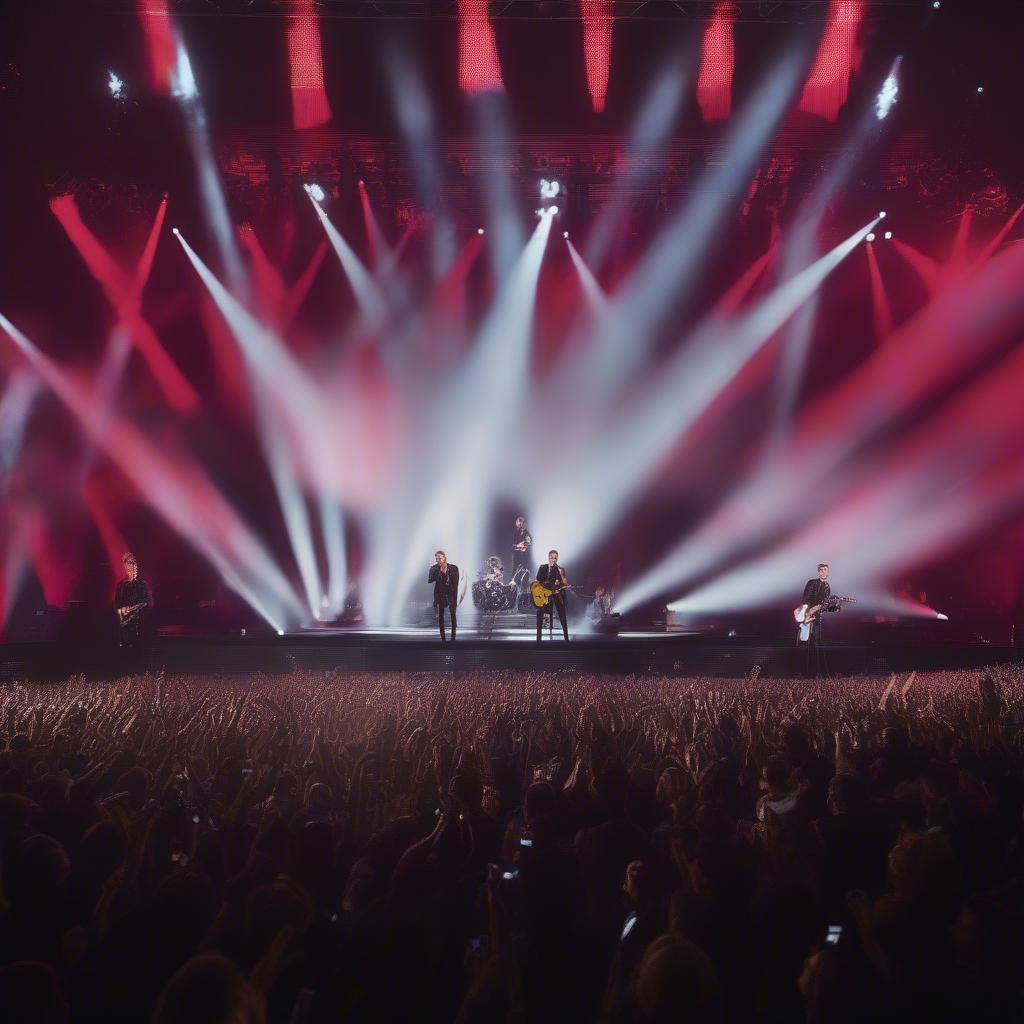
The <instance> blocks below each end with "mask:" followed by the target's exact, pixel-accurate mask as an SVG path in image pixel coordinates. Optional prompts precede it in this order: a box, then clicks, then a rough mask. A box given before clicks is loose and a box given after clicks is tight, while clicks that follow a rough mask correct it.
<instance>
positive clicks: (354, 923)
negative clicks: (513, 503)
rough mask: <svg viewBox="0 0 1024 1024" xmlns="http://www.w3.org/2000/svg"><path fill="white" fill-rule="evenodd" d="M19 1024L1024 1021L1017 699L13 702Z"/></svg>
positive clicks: (659, 696) (370, 687) (5, 770)
mask: <svg viewBox="0 0 1024 1024" xmlns="http://www.w3.org/2000/svg"><path fill="white" fill-rule="evenodd" d="M0 722H2V730H3V731H2V738H0V882H2V887H0V1018H2V1019H3V1020H4V1021H6V1022H9V1024H17V1022H22V1021H24V1022H32V1024H50V1022H63V1021H71V1022H78V1021H104V1022H111V1021H140V1022H145V1021H155V1022H157V1024H214V1022H225V1024H227V1022H231V1024H264V1022H278V1021H279V1022H282V1024H316V1022H321V1021H338V1022H379V1021H391V1020H396V1021H417V1022H433V1021H456V1022H460V1024H476V1022H516V1024H520V1022H521V1024H527V1022H534V1021H558V1022H565V1024H572V1022H597V1024H634V1022H637V1024H639V1022H669V1021H678V1022H696V1024H704V1022H722V1024H731V1022H741V1021H742V1022H748V1021H752V1022H776V1021H778V1022H788V1021H795V1022H799V1021H809V1022H812V1024H816V1022H846V1021H850V1022H853V1021H882V1022H887V1021H897V1020H898V1021H901V1022H904V1021H908V1020H927V1021H929V1022H952V1021H987V1020H993V1021H995V1020H999V1021H1013V1020H1021V1019H1024V1009H1022V1007H1024V981H1022V979H1024V827H1022V808H1024V738H1022V737H1024V674H1022V673H1021V671H1020V670H1019V669H1016V668H1001V669H998V670H992V671H990V672H988V673H972V672H945V673H935V674H927V675H918V676H916V677H915V676H910V677H900V678H895V677H894V678H893V679H892V680H888V681H887V680H885V679H884V678H883V679H878V678H867V677H865V678H849V679H846V678H844V679H832V680H820V681H794V680H771V679H760V678H752V679H749V680H746V681H743V680H739V681H727V680H716V679H684V678H661V677H648V676H630V677H612V676H580V675H568V674H566V675H549V674H524V673H516V672H503V673H481V674H478V675H457V676H440V675H416V674H395V675H382V674H376V675H351V674H333V673H312V672H296V673H293V674H291V675H285V676H275V677H266V676H257V677H255V678H252V679H244V680H243V679H239V678H213V677H169V676H168V677H164V676H142V677H134V678H125V679H120V680H116V681H112V682H104V683H96V682H89V681H86V680H85V679H82V678H74V679H71V680H69V681H67V682H66V683H63V684H60V685H52V684H51V685H46V684H25V683H17V682H9V683H6V684H4V685H3V686H2V687H0Z"/></svg>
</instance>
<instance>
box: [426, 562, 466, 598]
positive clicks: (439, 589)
mask: <svg viewBox="0 0 1024 1024" xmlns="http://www.w3.org/2000/svg"><path fill="white" fill-rule="evenodd" d="M427 582H428V583H433V584H434V607H435V608H455V607H457V606H458V603H459V567H458V566H457V565H452V563H451V562H449V563H448V583H447V586H446V585H445V578H444V573H442V572H441V567H440V566H439V565H437V563H436V562H435V563H434V565H432V566H431V567H430V574H429V575H428V576H427Z"/></svg>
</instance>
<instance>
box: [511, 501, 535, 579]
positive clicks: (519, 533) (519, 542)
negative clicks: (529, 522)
mask: <svg viewBox="0 0 1024 1024" xmlns="http://www.w3.org/2000/svg"><path fill="white" fill-rule="evenodd" d="M532 544H533V537H531V536H530V531H529V530H528V529H527V528H526V516H522V515H520V516H516V525H515V528H514V529H513V531H512V578H513V579H515V575H516V569H518V568H519V567H520V566H522V567H523V568H524V569H526V571H527V572H529V571H530V547H531V546H532Z"/></svg>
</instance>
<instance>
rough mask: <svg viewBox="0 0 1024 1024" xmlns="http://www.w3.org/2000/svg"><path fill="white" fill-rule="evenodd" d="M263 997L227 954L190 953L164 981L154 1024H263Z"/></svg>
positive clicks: (264, 1020)
mask: <svg viewBox="0 0 1024 1024" xmlns="http://www.w3.org/2000/svg"><path fill="white" fill-rule="evenodd" d="M266 1020H267V1013H266V1007H265V1004H264V1000H263V998H262V997H261V996H260V995H259V994H258V993H257V992H256V991H255V989H253V987H252V986H251V985H250V984H249V982H248V981H246V979H245V977H244V976H243V975H242V973H241V972H240V971H239V970H238V968H237V967H235V965H234V964H233V963H232V962H231V961H230V960H228V958H227V957H224V956H218V955H216V954H213V953H206V954H203V955H201V956H197V957H193V959H191V960H189V961H188V963H186V964H185V965H184V966H183V967H182V968H181V970H179V971H178V972H177V973H176V974H175V975H174V977H172V978H171V980H170V981H169V982H168V983H167V985H166V987H165V988H164V990H163V992H162V993H161V994H160V999H159V1001H158V1002H157V1006H156V1011H155V1012H154V1014H153V1024H266Z"/></svg>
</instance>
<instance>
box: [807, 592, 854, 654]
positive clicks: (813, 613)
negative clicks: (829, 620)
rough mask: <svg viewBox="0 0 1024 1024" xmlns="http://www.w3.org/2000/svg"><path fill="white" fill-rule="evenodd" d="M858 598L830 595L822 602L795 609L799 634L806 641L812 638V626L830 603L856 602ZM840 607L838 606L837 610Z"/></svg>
mask: <svg viewBox="0 0 1024 1024" xmlns="http://www.w3.org/2000/svg"><path fill="white" fill-rule="evenodd" d="M856 603H857V598H855V597H835V596H832V597H830V598H829V599H828V600H827V601H822V602H821V604H812V605H811V606H810V607H809V608H808V607H807V605H805V604H802V605H800V607H799V608H794V609H793V618H794V619H795V620H796V622H797V624H798V625H799V626H800V629H799V630H798V632H797V636H798V637H799V638H800V640H802V641H804V642H805V643H806V642H807V640H809V639H810V636H811V626H812V625H813V624H814V623H815V622H816V621H817V619H818V616H819V615H820V614H821V612H822V611H823V610H825V609H827V608H828V607H829V605H839V604H856ZM838 610H839V609H838V608H837V609H836V611H838Z"/></svg>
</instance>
